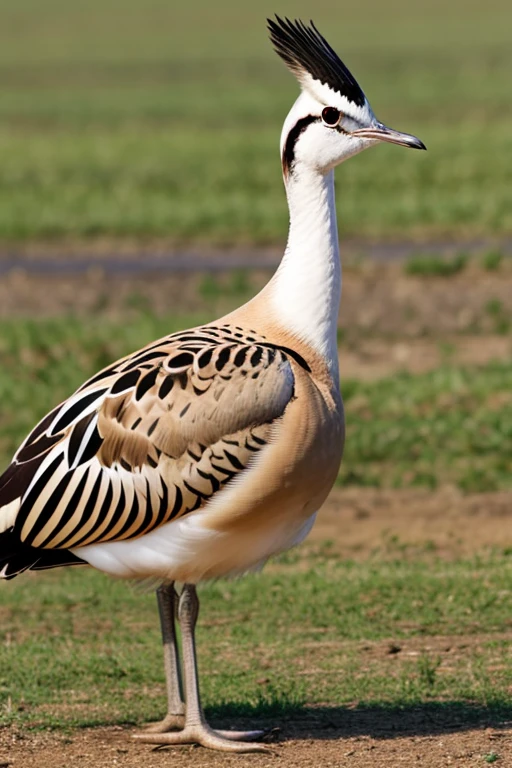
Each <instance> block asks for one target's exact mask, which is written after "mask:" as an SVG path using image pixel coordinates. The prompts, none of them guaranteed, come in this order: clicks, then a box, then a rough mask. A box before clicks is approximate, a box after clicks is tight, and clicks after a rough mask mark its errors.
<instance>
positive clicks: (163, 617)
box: [147, 582, 185, 733]
mask: <svg viewBox="0 0 512 768" xmlns="http://www.w3.org/2000/svg"><path fill="white" fill-rule="evenodd" d="M156 597H157V600H158V612H159V614H160V626H161V627H162V641H163V646H164V667H165V684H166V688H167V714H166V716H165V717H164V719H163V720H161V721H160V722H158V723H151V725H149V726H148V728H147V731H148V732H149V733H166V732H167V731H172V730H175V729H176V728H178V729H180V728H183V726H184V724H185V703H184V701H183V693H182V684H181V671H180V659H179V653H178V644H177V639H176V608H177V606H178V595H177V593H176V590H175V589H174V582H168V583H167V584H162V586H161V587H159V588H158V589H157V591H156Z"/></svg>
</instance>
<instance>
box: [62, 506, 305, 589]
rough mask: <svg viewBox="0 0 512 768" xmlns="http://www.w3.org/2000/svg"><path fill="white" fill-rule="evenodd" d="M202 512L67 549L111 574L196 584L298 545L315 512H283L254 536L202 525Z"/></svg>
mask: <svg viewBox="0 0 512 768" xmlns="http://www.w3.org/2000/svg"><path fill="white" fill-rule="evenodd" d="M207 515H208V507H206V508H205V509H204V510H202V511H200V512H195V513H193V514H191V515H189V516H185V517H183V518H180V519H178V520H173V521H171V522H170V523H167V524H165V525H162V526H161V527H160V528H156V529H155V530H154V531H151V532H150V533H148V534H146V535H145V536H141V537H140V538H138V539H132V540H129V541H114V542H105V543H103V544H91V545H90V546H86V547H78V548H76V549H74V550H72V551H73V552H74V554H76V555H77V556H78V557H80V558H82V559H83V560H85V561H86V562H88V563H90V565H92V566H93V567H94V568H97V569H98V570H100V571H104V572H105V573H109V574H111V575H112V576H120V577H122V578H137V579H140V578H156V579H162V580H169V581H180V582H184V583H187V584H196V583H197V582H199V581H201V580H203V579H211V578H217V577H220V576H230V575H236V574H240V573H244V572H246V571H250V570H255V569H258V568H260V567H262V566H263V565H264V563H265V561H266V560H267V559H268V558H269V557H271V556H272V555H276V554H278V553H279V552H283V551H284V550H286V549H289V548H290V547H293V546H295V545H297V544H299V543H300V542H301V541H302V540H303V539H304V538H305V537H306V536H307V535H308V533H309V532H310V530H311V528H312V526H313V523H314V522H315V517H316V512H314V513H313V514H311V515H309V517H308V518H307V519H306V520H305V521H304V520H303V519H300V520H299V521H297V519H296V516H287V515H284V516H283V517H280V519H279V520H276V523H275V525H272V526H271V527H269V526H265V530H264V531H261V532H260V533H259V534H256V535H255V533H254V531H252V532H251V533H250V534H249V533H243V532H242V533H241V532H240V531H237V532H230V531H222V532H219V531H215V530H212V528H207V527H205V525H204V520H205V517H206V516H207ZM294 518H295V519H294Z"/></svg>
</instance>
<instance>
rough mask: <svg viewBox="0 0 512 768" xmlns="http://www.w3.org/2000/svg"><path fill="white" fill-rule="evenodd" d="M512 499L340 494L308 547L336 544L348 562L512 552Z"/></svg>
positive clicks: (448, 491) (408, 492)
mask: <svg viewBox="0 0 512 768" xmlns="http://www.w3.org/2000/svg"><path fill="white" fill-rule="evenodd" d="M511 515H512V496H511V494H510V493H508V492H506V491H502V492H497V493H474V494H463V493H462V492H461V491H459V490H458V489H456V488H452V487H446V488H441V489H440V490H438V491H428V490H422V489H417V490H416V489H404V490H385V489H374V488H348V489H340V488H335V489H333V491H332V492H331V494H330V496H329V498H328V500H327V502H326V503H325V504H324V506H323V507H322V509H321V511H320V513H319V515H318V518H317V521H316V523H315V526H314V527H313V530H312V532H311V533H310V535H309V537H308V539H307V543H306V546H318V545H320V544H322V545H324V543H325V542H326V541H329V542H330V546H331V547H332V549H333V551H335V552H339V554H340V555H341V556H343V557H352V558H365V557H368V556H371V555H372V554H375V553H377V552H378V553H379V555H382V554H383V553H386V552H388V553H389V554H391V555H394V556H396V555H397V554H400V555H404V556H405V555H407V554H414V555H415V556H418V555H420V554H421V553H422V552H428V553H429V554H430V555H431V554H432V552H433V551H434V552H436V553H437V554H439V555H440V556H442V557H448V558H456V557H461V556H467V555H471V554H475V553H478V552H482V551H483V550H484V549H486V548H487V549H488V548H492V547H496V548H499V549H500V550H503V549H505V548H507V547H510V546H512V526H511V525H510V519H511Z"/></svg>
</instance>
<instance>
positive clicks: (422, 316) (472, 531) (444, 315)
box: [0, 263, 512, 768]
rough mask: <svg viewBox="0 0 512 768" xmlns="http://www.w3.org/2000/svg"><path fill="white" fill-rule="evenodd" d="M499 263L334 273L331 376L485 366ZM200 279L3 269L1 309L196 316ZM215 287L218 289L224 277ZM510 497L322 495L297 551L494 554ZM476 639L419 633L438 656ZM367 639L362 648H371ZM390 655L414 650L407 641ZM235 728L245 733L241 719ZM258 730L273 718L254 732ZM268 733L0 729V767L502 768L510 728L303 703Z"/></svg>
mask: <svg viewBox="0 0 512 768" xmlns="http://www.w3.org/2000/svg"><path fill="white" fill-rule="evenodd" d="M511 266H512V265H511ZM511 266H509V265H508V264H507V265H504V266H503V267H502V268H501V269H500V271H498V272H486V271H485V270H483V269H481V268H479V267H478V266H477V265H476V264H471V265H470V266H469V267H468V268H467V269H466V270H464V272H462V273H460V274H459V275H455V276H452V277H450V278H442V277H431V278H418V277H411V276H407V275H405V274H404V270H403V265H401V264H397V263H393V264H380V265H372V264H367V265H362V266H358V267H354V268H350V269H348V270H346V272H345V278H344V288H343V302H342V309H341V315H340V327H341V328H342V329H343V337H342V340H341V345H340V368H341V374H342V378H343V377H344V378H352V377H356V378H365V379H374V380H375V379H378V378H380V377H382V376H387V375H392V374H393V373H395V372H397V371H399V370H409V371H411V372H414V373H420V372H423V371H426V370H429V369H432V368H435V367H436V366H438V365H439V364H440V363H442V362H443V361H446V360H450V361H452V362H454V363H467V364H484V363H486V362H489V361H490V360H492V359H503V358H505V357H506V356H509V355H510V352H511V350H512V341H511V336H510V332H509V331H508V322H509V318H512V290H511V288H512V269H511ZM267 277H268V272H255V273H252V274H251V275H250V280H249V289H250V291H251V292H252V291H253V290H256V289H257V288H258V287H259V286H261V285H262V284H263V283H264V281H265V280H266V279H267ZM201 279H202V278H200V277H197V276H192V275H186V274H183V275H164V274H157V273H152V274H148V275H145V276H144V275H139V276H137V277H134V276H133V275H107V274H105V273H104V272H103V271H102V270H101V269H98V268H96V267H93V268H92V269H91V270H89V272H87V273H86V274H85V275H75V276H73V275H68V276H64V277H63V276H60V277H58V278H56V277H54V276H49V275H41V274H39V275H38V274H29V273H27V272H23V271H19V270H12V271H11V272H9V273H8V274H7V275H5V276H4V278H3V279H2V281H0V314H1V315H3V316H9V315H13V314H14V315H27V314H31V315H55V314H61V313H65V312H70V311H73V312H79V313H83V314H87V313H92V312H94V313H96V314H97V313H98V312H102V313H105V316H115V315H118V314H119V312H123V313H125V312H127V311H128V312H129V311H130V307H132V306H136V305H138V303H139V299H140V297H142V299H143V300H144V301H146V302H147V303H148V305H149V306H151V307H152V308H153V309H155V310H156V311H158V312H175V313H176V314H181V313H183V312H184V311H185V310H186V311H187V312H189V313H190V312H194V311H199V310H201V311H203V312H204V307H205V297H204V290H203V291H202V290H201ZM215 279H216V280H218V282H219V285H220V286H222V285H223V281H225V280H228V279H229V278H227V277H225V276H222V275H219V276H217V277H216V278H215ZM133 297H136V299H137V301H135V304H134V303H133ZM238 300H239V299H238V298H237V297H235V299H234V301H235V302H238ZM222 304H223V300H222V299H219V300H215V301H214V305H212V310H213V311H215V310H220V311H222ZM226 309H227V307H226ZM212 316H214V315H213V314H212ZM511 502H512V499H511V496H510V494H507V493H485V494H484V493H482V494H472V495H463V494H462V493H460V492H459V491H458V490H456V489H454V488H448V487H447V488H441V489H440V490H438V491H435V492H429V491H424V490H399V491H397V490H395V491H390V490H388V491H386V490H376V489H361V488H357V489H344V490H341V489H335V490H334V491H333V493H332V494H331V496H330V498H329V500H328V502H327V503H326V504H325V506H324V508H323V510H322V511H321V513H320V515H319V518H318V521H317V523H316V525H315V527H314V529H313V532H312V534H311V536H310V538H309V539H308V543H307V545H306V546H309V547H312V548H314V547H318V546H321V545H322V546H324V545H325V542H326V541H327V540H328V541H329V542H330V544H329V546H330V547H331V548H333V549H334V550H335V551H337V552H339V554H340V556H344V557H356V558H364V557H368V556H369V555H372V554H373V553H375V552H376V551H378V552H379V553H380V554H382V553H384V554H385V553H386V551H388V552H389V553H390V554H393V553H395V554H396V552H397V551H398V550H397V548H400V551H401V552H406V553H407V554H408V555H410V554H411V553H413V554H414V553H418V554H419V555H421V553H422V552H423V551H425V547H428V549H429V551H432V550H435V551H436V553H437V554H439V555H440V556H441V557H447V558H451V557H459V556H464V555H468V554H472V553H475V552H481V551H482V550H485V549H488V548H492V547H497V548H499V549H503V548H504V547H510V546H512V527H511V526H510V513H511V507H512V503H511ZM511 639H512V638H511ZM481 640H482V638H481V637H472V638H467V637H465V638H462V639H461V638H457V639H454V638H429V642H431V643H433V644H434V645H436V648H437V646H439V648H438V649H437V650H439V652H440V653H444V652H445V650H446V649H448V650H447V651H446V652H448V651H450V652H451V651H452V650H453V648H455V647H456V646H457V644H459V645H460V643H462V642H463V643H464V644H465V645H464V647H467V646H468V644H469V645H474V644H478V643H479V642H480V641H481ZM374 645H375V647H373V646H372V648H371V649H370V650H369V651H368V652H371V653H380V652H383V650H382V648H380V647H378V644H374ZM461 647H462V646H461ZM402 650H404V651H407V652H408V653H416V652H417V650H416V649H415V647H414V641H412V640H411V641H408V647H407V649H402ZM461 652H462V651H461ZM219 725H222V724H220V723H219ZM225 725H229V724H225ZM236 725H237V727H242V728H243V727H250V726H251V724H250V723H243V722H241V721H239V722H237V724H236ZM266 725H269V726H270V725H272V724H271V723H268V724H266V723H263V722H260V723H259V724H258V726H259V727H261V726H266ZM279 725H280V726H281V732H280V734H279V735H278V736H277V737H276V738H275V739H274V741H273V743H271V744H269V749H270V752H269V754H266V755H245V756H231V755H224V754H218V753H213V752H209V751H207V750H204V749H201V748H194V747H181V748H175V749H162V750H154V749H152V748H151V747H150V746H148V745H143V744H139V743H135V742H133V741H131V740H130V734H131V732H132V731H131V729H129V728H122V727H109V728H94V729H81V730H75V731H71V732H69V733H62V732H44V733H42V732H24V733H22V732H20V731H18V730H16V729H15V728H9V729H4V730H0V768H6V767H7V766H11V765H12V766H13V768H35V767H36V766H37V768H40V767H41V766H42V768H46V766H52V768H71V767H73V768H111V766H120V767H122V768H135V766H137V768H138V766H144V768H160V767H162V768H163V767H164V766H166V767H167V766H183V768H189V767H190V768H192V766H193V767H194V768H201V767H202V766H208V768H209V767H210V766H211V768H216V767H217V766H231V765H232V766H237V768H238V767H239V768H246V767H248V766H251V768H252V767H254V768H260V767H261V768H267V766H286V767H287V768H288V767H292V766H293V767H295V766H296V767H297V768H309V767H311V768H313V767H314V768H316V767H317V766H321V767H322V768H323V766H325V767H328V766H351V767H352V768H363V767H364V768H384V766H386V767H387V766H390V767H391V768H393V767H394V766H400V765H404V766H410V765H418V766H422V767H423V766H424V768H434V767H435V768H438V767H440V766H461V768H466V767H468V768H469V766H478V765H486V764H490V763H493V762H496V763H497V765H503V766H507V765H511V766H512V723H505V724H503V726H502V727H500V728H496V727H492V726H491V725H490V724H489V723H482V721H481V720H480V725H479V726H478V727H474V726H473V725H468V723H467V721H465V720H463V719H461V718H460V715H459V714H458V712H457V711H456V710H455V709H454V710H450V708H449V707H448V708H446V707H444V708H443V707H440V706H437V705H434V704H430V705H425V706H424V707H419V708H416V709H411V710H407V711H405V712H403V713H401V714H400V715H397V714H396V713H395V714H393V713H390V712H387V711H385V710H383V709H379V708H374V709H369V710H368V709H367V710H363V709H361V708H359V707H358V706H357V703H354V706H353V707H352V708H351V707H344V708H335V707H325V708H310V709H309V710H308V709H306V710H304V711H303V712H302V713H301V714H300V715H299V716H298V717H294V718H290V719H289V720H287V721H285V722H280V723H279Z"/></svg>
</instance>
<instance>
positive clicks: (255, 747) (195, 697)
mask: <svg viewBox="0 0 512 768" xmlns="http://www.w3.org/2000/svg"><path fill="white" fill-rule="evenodd" d="M178 610H179V621H180V627H181V638H182V646H183V671H184V682H185V698H186V713H185V727H184V728H183V730H182V731H178V732H176V731H175V732H171V733H140V734H135V738H136V739H138V740H139V741H144V742H146V743H148V744H160V745H166V744H200V745H201V746H203V747H208V748H209V749H218V750H222V751H224V752H267V751H268V749H267V747H265V745H264V744H255V743H250V739H254V738H259V737H261V736H262V735H264V733H262V732H261V731H249V732H248V733H245V732H244V733H235V732H234V731H214V730H213V729H212V728H210V726H209V725H208V724H207V722H206V720H205V717H204V712H203V708H202V706H201V699H200V695H199V683H198V673H197V662H196V646H195V626H196V622H197V616H198V613H199V600H198V597H197V593H196V588H195V586H194V585H192V584H185V585H184V587H183V591H182V593H181V595H180V601H179V609H178ZM238 738H246V739H247V740H248V741H238V740H237V739H238Z"/></svg>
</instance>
